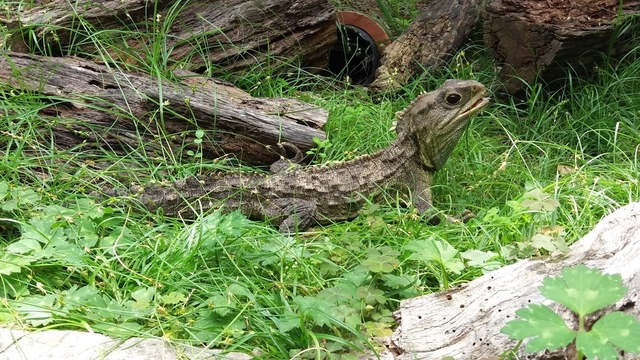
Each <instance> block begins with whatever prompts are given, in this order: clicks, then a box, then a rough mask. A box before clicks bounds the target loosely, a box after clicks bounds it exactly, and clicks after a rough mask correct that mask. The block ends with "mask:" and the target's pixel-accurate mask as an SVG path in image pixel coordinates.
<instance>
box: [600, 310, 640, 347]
mask: <svg viewBox="0 0 640 360" xmlns="http://www.w3.org/2000/svg"><path fill="white" fill-rule="evenodd" d="M589 333H590V334H593V335H594V336H598V338H600V339H602V341H604V342H606V341H608V342H610V343H612V344H613V345H615V346H616V347H618V348H619V349H622V350H624V351H626V352H629V353H633V354H640V322H639V321H638V320H637V319H636V318H635V317H634V316H633V315H629V314H625V313H623V312H620V311H616V312H612V313H609V314H607V315H605V316H603V317H602V318H600V319H599V320H598V321H596V323H595V324H593V327H592V328H591V331H590V332H589Z"/></svg>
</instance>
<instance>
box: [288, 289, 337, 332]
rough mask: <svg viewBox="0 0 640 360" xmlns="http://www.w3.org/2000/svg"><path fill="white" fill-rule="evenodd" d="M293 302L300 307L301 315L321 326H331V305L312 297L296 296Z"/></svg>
mask: <svg viewBox="0 0 640 360" xmlns="http://www.w3.org/2000/svg"><path fill="white" fill-rule="evenodd" d="M293 302H294V303H295V304H296V305H298V309H299V310H300V313H301V314H302V315H303V316H304V317H305V318H310V319H312V320H314V321H315V322H316V323H317V324H318V325H319V326H325V325H326V326H331V324H332V318H331V316H330V315H329V314H330V313H331V309H332V308H333V305H332V304H331V303H327V302H326V301H323V300H322V299H318V298H315V297H311V296H294V298H293Z"/></svg>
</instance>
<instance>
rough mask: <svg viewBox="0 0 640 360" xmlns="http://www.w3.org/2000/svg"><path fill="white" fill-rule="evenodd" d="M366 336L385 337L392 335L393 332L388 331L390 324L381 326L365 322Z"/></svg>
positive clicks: (381, 324) (377, 323) (380, 324)
mask: <svg viewBox="0 0 640 360" xmlns="http://www.w3.org/2000/svg"><path fill="white" fill-rule="evenodd" d="M365 327H366V329H367V334H369V335H370V336H374V337H380V338H383V337H386V336H391V335H393V330H391V329H390V327H391V325H390V324H383V323H379V322H373V321H367V322H366V323H365Z"/></svg>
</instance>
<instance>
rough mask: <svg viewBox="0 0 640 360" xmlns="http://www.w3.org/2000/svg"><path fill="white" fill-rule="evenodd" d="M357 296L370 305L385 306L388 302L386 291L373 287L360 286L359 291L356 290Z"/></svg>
mask: <svg viewBox="0 0 640 360" xmlns="http://www.w3.org/2000/svg"><path fill="white" fill-rule="evenodd" d="M356 294H357V295H358V296H359V297H360V298H361V299H362V300H364V302H365V303H367V304H369V305H375V304H384V303H386V302H387V298H386V297H385V296H384V291H382V290H380V289H376V288H375V287H373V286H360V287H359V288H358V290H356Z"/></svg>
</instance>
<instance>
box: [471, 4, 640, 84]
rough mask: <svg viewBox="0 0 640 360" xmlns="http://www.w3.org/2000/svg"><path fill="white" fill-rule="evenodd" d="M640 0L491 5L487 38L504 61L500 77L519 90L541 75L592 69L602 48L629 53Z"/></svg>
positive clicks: (486, 17) (548, 77)
mask: <svg viewBox="0 0 640 360" xmlns="http://www.w3.org/2000/svg"><path fill="white" fill-rule="evenodd" d="M638 14H640V1H638V0H631V1H618V0H598V1H592V0H577V1H559V0H550V1H539V0H524V1H523V0H496V1H493V2H492V3H490V4H489V5H487V7H486V8H485V12H484V13H483V18H484V25H483V28H484V41H485V44H486V45H487V47H489V48H490V49H491V50H492V52H493V54H494V57H495V59H496V60H497V62H498V66H500V67H501V69H500V72H499V80H500V82H501V83H503V85H504V88H505V90H506V91H507V92H509V93H516V92H518V91H520V90H522V89H524V88H525V87H526V86H527V84H531V83H533V82H534V80H536V78H537V77H538V76H539V77H540V78H541V79H542V80H544V81H546V82H552V81H553V80H555V79H558V78H560V79H565V78H566V76H567V71H568V69H572V70H573V71H576V72H577V73H578V74H579V75H584V74H586V73H589V72H590V71H591V70H592V69H593V67H594V65H595V64H597V62H598V61H599V60H601V58H602V53H605V54H607V55H610V56H614V57H615V56H619V55H621V54H624V53H626V52H628V51H629V50H630V48H631V46H635V44H632V43H631V42H630V41H628V40H630V39H632V36H633V31H623V30H624V29H625V28H627V27H628V26H630V25H631V26H634V24H635V25H637V24H640V17H638V16H637V15H638Z"/></svg>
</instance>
